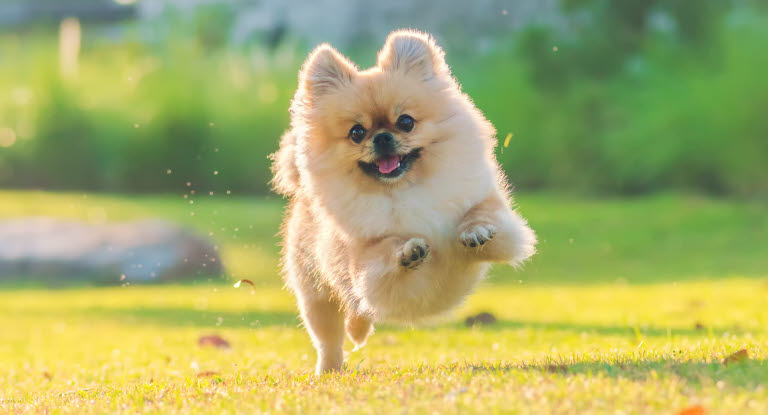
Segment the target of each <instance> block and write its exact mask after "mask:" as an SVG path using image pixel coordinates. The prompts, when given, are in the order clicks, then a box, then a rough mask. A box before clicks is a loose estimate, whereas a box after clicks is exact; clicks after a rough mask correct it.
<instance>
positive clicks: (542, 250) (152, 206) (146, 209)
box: [0, 188, 768, 285]
mask: <svg viewBox="0 0 768 415" xmlns="http://www.w3.org/2000/svg"><path fill="white" fill-rule="evenodd" d="M185 195H186V198H185V197H184V196H185ZM190 200H193V201H194V203H193V204H190V203H189V202H190ZM516 202H517V204H518V207H519V209H520V211H521V212H522V214H523V216H525V217H526V218H527V219H528V220H529V222H530V224H531V226H532V227H533V229H534V230H535V231H536V232H537V235H538V237H539V245H538V250H539V252H538V253H537V254H536V256H535V257H534V258H533V260H532V261H530V262H529V263H527V264H526V265H525V266H524V268H523V269H522V270H515V269H513V268H512V267H508V266H497V267H495V268H494V269H493V271H492V272H491V278H490V281H491V282H498V283H514V284H517V283H518V282H519V281H522V282H523V283H525V284H540V283H558V284H564V283H565V284H571V283H573V284H580V283H585V282H615V281H619V282H622V281H623V282H629V283H647V282H663V281H684V280H690V279H708V278H722V277H733V276H736V277H738V276H747V277H751V276H758V277H759V276H764V275H765V270H766V269H768V256H767V255H765V252H766V250H767V249H768V231H766V230H767V229H768V205H767V204H765V203H759V202H736V201H728V200H716V199H709V198H702V197H697V196H685V195H658V196H651V197H644V198H635V199H619V198H607V199H590V198H583V197H573V196H563V195H557V194H547V193H543V194H535V193H534V194H526V193H520V192H518V193H517V194H516ZM282 208H283V201H282V200H281V199H279V198H277V197H271V198H263V197H238V196H236V195H229V196H228V195H226V194H215V195H214V196H210V195H209V194H208V193H203V194H200V193H198V194H191V193H190V190H189V189H188V188H183V189H180V191H179V193H178V194H176V195H165V196H119V195H114V196H110V195H98V194H87V193H47V192H12V191H0V219H2V218H9V217H18V216H30V215H49V216H56V217H62V218H68V219H75V220H83V221H89V218H91V220H92V219H93V218H96V219H99V220H101V218H104V217H106V220H107V221H127V220H138V219H145V218H147V217H159V218H164V219H168V220H171V221H173V222H177V223H181V224H184V225H188V226H191V227H193V228H194V229H196V230H197V231H198V233H199V234H200V235H202V236H208V235H211V238H212V240H213V241H214V243H215V244H216V245H218V246H219V248H220V253H221V255H222V257H223V263H224V266H225V268H226V277H227V278H228V279H235V280H237V279H239V278H249V279H251V280H253V281H254V282H255V283H257V284H259V285H263V284H266V285H279V284H280V278H279V277H278V263H279V262H278V252H279V237H278V236H277V233H278V230H279V227H280V218H281V217H282ZM233 276H234V277H233ZM118 279H119V275H116V276H115V281H116V282H117V281H118Z"/></svg>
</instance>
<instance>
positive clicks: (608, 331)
mask: <svg viewBox="0 0 768 415" xmlns="http://www.w3.org/2000/svg"><path fill="white" fill-rule="evenodd" d="M443 327H444V326H443ZM449 327H452V328H464V329H467V330H488V331H499V330H521V329H531V330H537V331H565V332H571V333H574V334H581V333H587V334H599V335H607V336H628V337H668V336H708V335H717V336H720V335H722V334H723V333H725V332H728V333H732V334H741V333H746V332H747V330H744V329H741V328H738V327H729V328H723V327H719V328H707V327H699V328H697V327H695V326H693V325H692V326H691V327H690V328H681V327H669V328H667V327H655V326H649V325H643V324H641V325H638V326H636V327H635V326H616V325H613V326H612V325H595V324H577V323H562V322H551V323H547V322H538V321H512V320H499V321H497V322H496V323H493V324H488V325H481V326H474V327H466V326H465V325H464V324H455V325H450V326H449ZM436 328H440V326H438V327H436Z"/></svg>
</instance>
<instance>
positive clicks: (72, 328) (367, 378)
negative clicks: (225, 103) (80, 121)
mask: <svg viewBox="0 0 768 415" xmlns="http://www.w3.org/2000/svg"><path fill="white" fill-rule="evenodd" d="M766 296H768V282H766V281H765V280H744V279H738V280H732V281H727V282H705V283H684V284H676V285H675V284H653V285H645V286H641V287H638V286H626V285H615V284H607V285H596V286H589V287H563V286H553V287H531V286H525V285H523V286H507V287H504V288H499V287H492V288H491V287H485V288H482V289H481V290H480V291H479V292H478V293H477V294H475V295H474V296H472V297H471V299H470V300H469V302H468V304H467V305H465V306H464V307H463V308H462V309H461V310H459V311H457V312H456V313H454V314H453V315H452V316H450V317H448V318H447V319H446V320H445V321H444V322H443V323H440V324H437V325H435V326H431V327H426V328H419V329H410V328H395V327H387V326H384V327H380V328H379V329H378V330H377V332H376V333H375V334H374V335H373V337H372V338H371V339H370V341H369V344H368V345H367V346H366V347H364V348H363V349H361V350H359V351H354V352H352V351H351V349H352V348H351V345H348V347H347V350H348V351H349V354H348V357H347V371H346V372H345V374H344V375H341V376H329V377H327V378H324V379H319V380H318V379H314V378H313V377H312V375H311V369H312V365H313V363H314V352H313V350H312V348H311V346H310V343H309V339H308V337H307V335H306V334H305V332H304V331H303V330H302V329H301V328H300V327H298V323H299V322H298V320H297V318H296V312H295V308H294V306H293V302H292V299H291V298H290V297H289V296H288V295H287V293H285V292H284V291H281V290H280V289H279V288H276V287H275V288H261V289H259V290H258V291H257V292H256V294H255V295H251V294H250V291H249V290H248V289H244V288H241V289H235V288H233V287H231V286H228V285H227V286H223V285H214V286H210V285H209V286H198V287H190V286H186V287H180V286H165V287H160V286H155V287H136V286H128V287H113V288H92V289H76V290H59V291H44V290H22V291H10V292H5V293H2V294H0V325H2V327H3V332H2V333H3V334H2V336H1V337H2V342H1V343H0V361H2V362H3V371H2V374H0V396H2V398H1V399H0V408H4V409H10V410H12V411H21V410H27V409H36V410H38V411H40V412H43V411H46V410H48V411H53V412H78V413H82V412H92V413H101V412H109V411H127V412H135V411H147V412H150V413H168V412H186V411H195V412H198V411H202V412H210V413H221V411H229V412H237V413H258V412H270V413H283V412H304V413H316V412H363V413H393V412H400V411H402V410H403V409H405V408H408V409H409V410H411V411H414V412H416V413H432V412H433V411H437V412H440V413H466V412H473V413H493V412H500V411H501V412H520V413H589V412H594V413H605V412H610V413H613V412H614V411H615V410H617V409H621V410H623V411H624V412H625V413H674V411H676V410H678V409H680V408H683V407H685V406H688V405H692V404H700V405H703V406H705V407H706V408H708V409H709V410H711V411H712V412H711V413H724V414H727V413H755V414H758V413H765V411H766V410H768V406H767V405H768V391H766V381H767V380H768V376H767V375H768V364H766V362H765V359H766V357H768V348H767V347H766V344H768V331H767V330H766V327H768V309H766V308H765V307H764V304H765V299H766ZM477 311H489V312H491V313H493V314H494V315H495V316H496V317H497V319H498V322H497V323H496V324H494V325H491V326H484V327H475V328H467V327H464V326H463V324H462V321H463V317H464V316H466V315H468V314H471V313H474V312H477ZM209 334H216V335H219V336H222V337H223V338H224V339H225V340H227V341H228V342H230V344H231V346H232V347H231V349H229V350H221V349H212V348H201V347H199V346H198V345H197V340H198V338H199V337H200V336H202V335H209ZM740 349H747V351H748V354H749V358H750V359H749V360H748V361H745V362H741V363H735V364H731V365H727V366H726V365H724V364H723V363H722V362H721V361H722V359H723V358H724V357H726V356H727V355H729V354H731V353H733V352H735V351H737V350H740Z"/></svg>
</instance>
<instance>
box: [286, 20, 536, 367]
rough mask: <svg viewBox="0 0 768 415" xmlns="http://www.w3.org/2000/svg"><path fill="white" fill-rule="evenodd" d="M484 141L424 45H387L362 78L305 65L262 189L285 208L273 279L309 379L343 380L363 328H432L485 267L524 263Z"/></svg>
mask: <svg viewBox="0 0 768 415" xmlns="http://www.w3.org/2000/svg"><path fill="white" fill-rule="evenodd" d="M495 135H496V131H495V130H494V128H493V126H492V125H491V123H490V122H489V121H488V120H486V119H485V117H484V116H483V114H482V113H481V112H480V111H479V110H478V109H477V108H475V106H474V104H473V103H472V100H471V99H470V98H469V97H468V96H467V95H465V94H464V93H462V91H461V88H460V86H459V84H458V83H457V81H456V80H455V79H454V78H453V77H452V75H451V72H450V69H449V68H448V65H447V64H446V62H445V57H444V53H443V51H442V49H440V47H439V46H437V44H436V43H435V40H434V39H433V38H432V37H431V36H429V35H427V34H424V33H420V32H416V31H412V30H401V31H396V32H393V33H392V34H390V35H389V37H388V38H387V41H386V43H385V45H384V47H383V49H382V50H381V51H380V52H379V55H378V60H377V63H376V66H375V67H373V68H370V69H366V70H362V71H361V70H359V69H358V68H357V67H356V66H355V65H354V64H353V63H352V62H350V61H349V60H348V59H347V58H346V57H344V56H342V55H341V54H340V53H339V52H337V51H336V50H335V49H334V48H332V47H331V46H329V45H327V44H323V45H320V46H319V47H317V48H316V49H315V50H314V51H313V52H312V53H311V54H310V55H309V57H308V58H307V60H306V62H305V63H304V66H303V67H302V69H301V72H300V74H299V86H298V90H297V91H296V95H295V97H294V99H293V102H292V104H291V128H290V130H288V131H287V132H286V133H285V134H284V135H283V137H282V138H281V141H280V148H279V150H278V151H277V152H276V153H275V154H273V155H272V160H273V165H272V170H273V173H274V179H273V181H272V184H273V186H274V187H275V190H276V191H277V192H279V193H281V194H283V195H284V196H286V197H287V198H288V199H289V203H288V208H287V214H286V217H285V219H284V223H283V228H282V236H283V240H284V241H283V268H284V278H285V281H286V285H287V287H288V288H289V289H290V290H291V291H293V293H294V294H295V296H296V298H297V302H298V307H299V310H300V313H301V318H302V319H303V321H304V325H305V327H306V328H307V330H308V331H309V334H310V337H311V338H312V343H313V344H314V346H315V348H316V350H317V359H318V360H317V368H316V370H317V373H318V374H320V373H324V372H328V371H338V370H340V369H341V368H342V365H343V361H344V353H343V344H344V337H345V336H344V334H345V332H346V334H347V335H348V336H349V338H350V339H351V340H352V342H353V343H354V344H355V345H356V346H357V347H360V346H362V345H364V344H365V342H366V339H367V338H368V336H369V335H370V334H371V333H372V332H373V323H374V322H377V321H393V322H406V323H415V322H419V321H424V320H425V319H427V318H429V317H433V316H437V315H439V314H441V313H444V312H446V311H448V310H450V309H451V308H453V307H455V306H456V305H457V304H459V303H460V302H461V301H462V299H463V298H464V297H465V296H466V295H467V294H468V293H469V292H470V291H471V290H472V288H473V287H474V286H475V285H476V283H477V282H478V281H479V280H480V279H482V278H483V276H484V275H485V273H486V271H487V269H488V267H489V264H490V263H491V262H507V263H511V264H519V263H520V262H521V261H523V260H525V259H527V258H528V257H530V256H531V255H533V253H534V252H535V244H536V237H535V235H534V232H533V231H532V230H531V229H530V228H529V227H528V226H527V224H526V221H525V220H524V219H523V218H522V217H521V216H520V215H519V214H518V213H517V212H516V211H514V210H513V209H512V208H511V207H510V205H511V199H510V196H509V190H508V186H507V183H506V178H505V177H504V175H503V173H502V172H501V169H500V168H499V165H498V163H497V161H496V158H495V155H494V147H495V145H496V138H495Z"/></svg>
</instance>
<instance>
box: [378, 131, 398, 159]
mask: <svg viewBox="0 0 768 415" xmlns="http://www.w3.org/2000/svg"><path fill="white" fill-rule="evenodd" d="M373 150H374V151H375V152H376V154H378V155H379V156H388V155H390V154H395V137H392V134H390V133H379V134H376V136H375V137H373Z"/></svg>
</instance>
